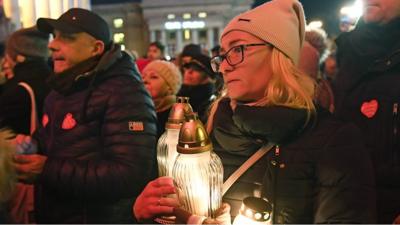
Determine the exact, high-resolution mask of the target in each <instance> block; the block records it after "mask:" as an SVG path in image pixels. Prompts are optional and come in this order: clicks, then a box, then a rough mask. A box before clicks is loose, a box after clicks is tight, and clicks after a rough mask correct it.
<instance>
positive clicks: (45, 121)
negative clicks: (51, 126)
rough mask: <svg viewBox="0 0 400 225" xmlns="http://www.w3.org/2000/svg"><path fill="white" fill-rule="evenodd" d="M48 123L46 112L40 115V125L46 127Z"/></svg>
mask: <svg viewBox="0 0 400 225" xmlns="http://www.w3.org/2000/svg"><path fill="white" fill-rule="evenodd" d="M48 123H49V116H48V115H47V114H43V117H42V126H43V127H46V126H47V124H48Z"/></svg>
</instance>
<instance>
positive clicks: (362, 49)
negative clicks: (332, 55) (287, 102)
mask: <svg viewBox="0 0 400 225" xmlns="http://www.w3.org/2000/svg"><path fill="white" fill-rule="evenodd" d="M363 6H364V14H363V16H362V18H361V19H360V20H359V22H358V24H357V25H356V28H355V29H354V30H353V31H351V32H348V33H342V34H341V35H340V36H339V37H338V39H337V40H336V44H337V46H338V48H337V63H338V68H339V70H338V74H337V76H336V80H335V82H334V92H335V101H336V102H335V107H336V115H337V116H338V117H340V118H343V119H346V120H349V121H352V122H354V123H355V124H356V125H357V126H358V127H359V128H360V129H361V130H362V131H363V137H364V140H365V142H366V144H367V148H368V150H369V152H370V153H371V158H372V160H373V164H374V169H375V177H376V188H377V208H378V213H377V215H378V223H392V222H393V221H394V219H395V218H396V216H398V215H400V179H399V176H400V134H399V132H398V130H399V128H400V122H399V121H400V120H399V119H398V117H399V110H400V108H399V103H400V89H399V86H400V60H399V59H400V1H396V0H375V1H371V0H364V1H363Z"/></svg>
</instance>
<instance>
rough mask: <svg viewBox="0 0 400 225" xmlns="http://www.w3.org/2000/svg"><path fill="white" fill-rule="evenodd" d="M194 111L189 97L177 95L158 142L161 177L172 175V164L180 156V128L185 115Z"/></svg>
mask: <svg viewBox="0 0 400 225" xmlns="http://www.w3.org/2000/svg"><path fill="white" fill-rule="evenodd" d="M192 111H193V110H192V107H191V106H190V104H189V98H188V97H177V99H176V103H175V104H174V105H173V106H172V108H171V111H170V113H169V116H168V121H167V123H166V125H165V132H164V133H163V134H162V135H161V137H160V139H159V140H158V143H157V162H158V175H159V176H160V177H161V176H172V166H173V165H174V162H175V159H176V156H178V152H177V151H176V145H177V144H178V139H179V130H180V128H181V126H182V123H183V122H184V121H185V115H187V114H189V113H191V112H192Z"/></svg>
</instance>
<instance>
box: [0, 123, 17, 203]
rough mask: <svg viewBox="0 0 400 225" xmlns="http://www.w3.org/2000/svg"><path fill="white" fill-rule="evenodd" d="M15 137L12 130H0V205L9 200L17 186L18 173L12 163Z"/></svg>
mask: <svg viewBox="0 0 400 225" xmlns="http://www.w3.org/2000/svg"><path fill="white" fill-rule="evenodd" d="M13 137H15V134H14V133H13V132H12V131H11V130H9V129H1V130H0V204H3V203H4V202H6V201H7V200H9V198H10V197H11V193H12V191H13V190H14V185H15V184H16V172H15V170H14V167H13V163H12V156H13V155H14V148H13V144H12V138H13Z"/></svg>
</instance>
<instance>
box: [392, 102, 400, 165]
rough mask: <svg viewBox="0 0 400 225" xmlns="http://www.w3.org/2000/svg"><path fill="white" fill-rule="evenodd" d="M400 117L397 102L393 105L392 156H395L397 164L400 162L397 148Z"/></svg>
mask: <svg viewBox="0 0 400 225" xmlns="http://www.w3.org/2000/svg"><path fill="white" fill-rule="evenodd" d="M398 115H399V104H398V103H397V102H395V103H394V104H393V143H392V146H391V147H392V154H393V159H394V160H395V162H397V160H399V159H398V158H397V157H398V154H399V153H398V152H397V151H398V148H397V142H398V140H397V138H398V137H397V136H398V135H397V133H398Z"/></svg>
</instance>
